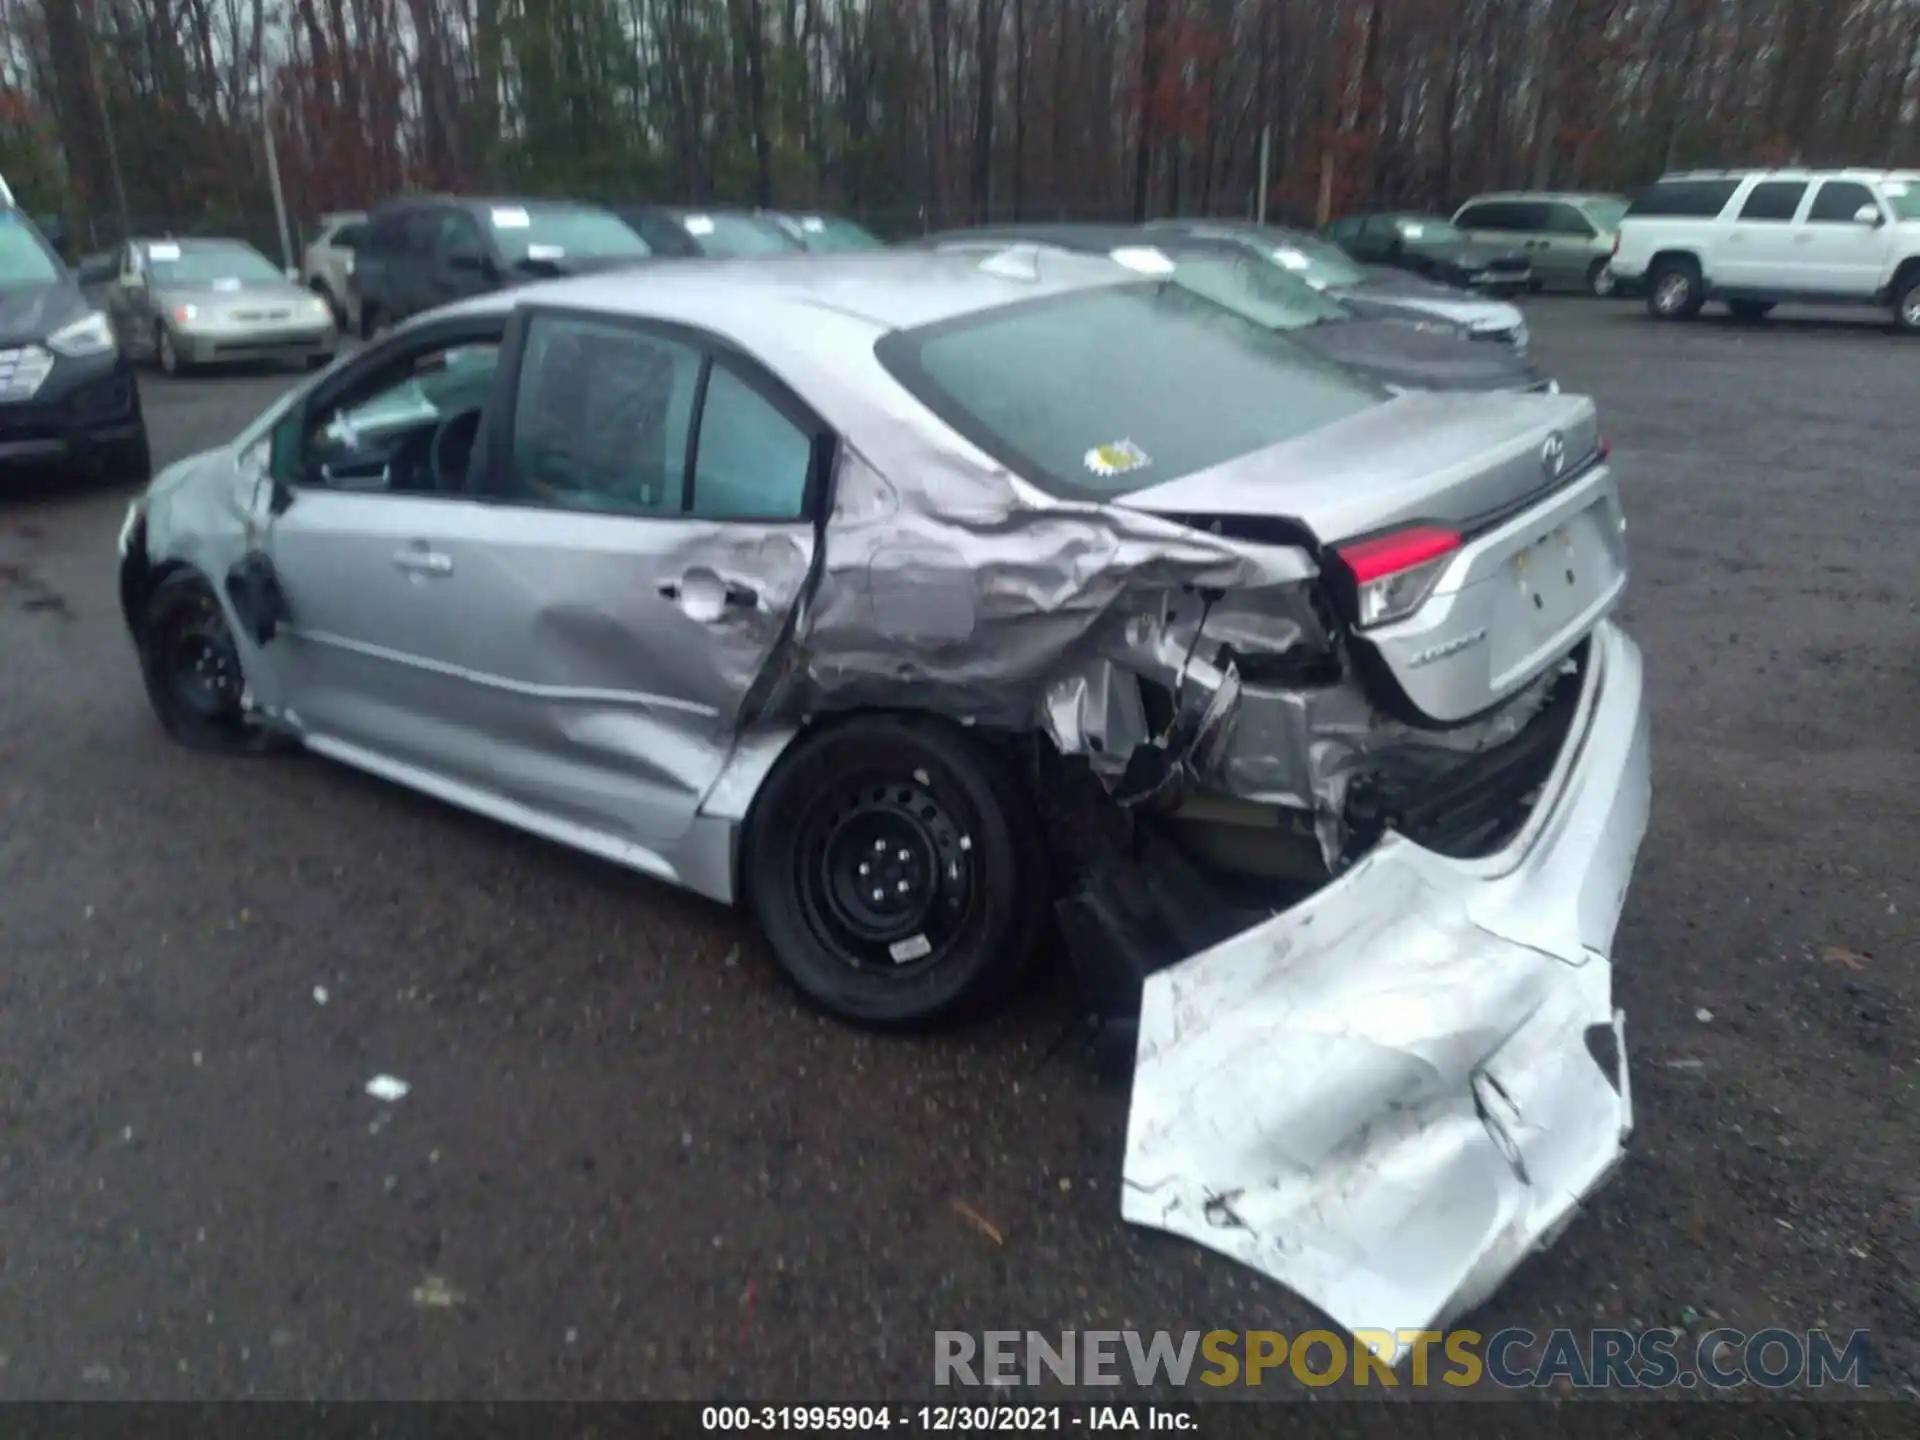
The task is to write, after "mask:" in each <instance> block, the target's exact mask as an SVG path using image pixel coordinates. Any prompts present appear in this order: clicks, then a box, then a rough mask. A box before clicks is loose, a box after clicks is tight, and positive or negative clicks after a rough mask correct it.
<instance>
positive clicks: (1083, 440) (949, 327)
mask: <svg viewBox="0 0 1920 1440" xmlns="http://www.w3.org/2000/svg"><path fill="white" fill-rule="evenodd" d="M876 353H877V354H878V355H879V357H880V359H881V361H882V362H883V363H884V364H885V365H886V366H887V367H888V368H889V369H890V370H891V371H892V372H893V373H894V375H895V376H896V377H897V378H898V379H899V380H900V382H901V383H902V384H903V385H905V386H906V387H907V388H908V389H909V390H910V391H912V392H913V393H914V394H915V395H916V396H917V397H918V398H919V399H920V400H921V401H922V403H924V404H925V405H926V406H927V407H928V408H929V409H931V410H932V411H934V413H935V414H937V415H939V416H940V417H941V418H942V419H944V420H945V421H946V422H947V423H948V424H950V425H952V426H953V427H954V429H955V430H957V431H959V432H960V433H961V434H962V435H964V436H966V437H967V439H969V440H971V441H972V442H973V443H974V444H976V445H978V446H979V447H980V448H981V449H983V450H985V451H986V452H987V453H988V454H990V455H992V456H994V457H995V458H996V459H998V460H999V461H1000V462H1001V463H1002V464H1005V465H1007V466H1008V467H1010V468H1011V469H1013V470H1014V471H1016V472H1018V473H1019V474H1021V475H1023V476H1024V477H1025V478H1027V479H1028V480H1030V481H1032V482H1033V483H1035V484H1037V485H1039V486H1041V487H1042V488H1044V489H1047V490H1051V491H1053V492H1055V493H1059V494H1065V495H1070V496H1078V497H1085V498H1096V499H1098V498H1105V497H1109V496H1115V495H1124V494H1127V493H1129V492H1131V491H1135V490H1143V489H1146V488H1147V487H1148V486H1152V485H1158V484H1161V483H1163V482H1165V481H1168V480H1175V479H1178V478H1179V477H1181V476H1183V475H1190V474H1193V473H1194V472H1196V471H1200V470H1205V469H1208V468H1210V467H1212V466H1215V465H1219V464H1222V463H1224V462H1226V461H1228V460H1233V459H1236V458H1238V457H1240V456H1242V455H1250V454H1252V453H1253V452H1255V451H1257V450H1264V449H1266V448H1268V447H1269V446H1272V445H1278V444H1280V443H1281V442H1282V441H1285V440H1291V439H1293V438H1294V437H1295V436H1298V435H1304V434H1306V433H1307V432H1309V431H1312V430H1317V429H1319V428H1320V427H1322V426H1324V425H1330V424H1332V423H1333V422H1335V421H1336V420H1341V419H1344V418H1346V417H1347V416H1349V415H1352V414H1355V413H1357V412H1358V411H1361V410H1364V409H1366V408H1367V407H1368V406H1370V405H1374V404H1378V403H1380V401H1381V400H1383V399H1384V398H1385V395H1386V392H1384V391H1382V390H1377V389H1375V388H1374V387H1372V386H1370V385H1368V384H1366V383H1365V382H1364V381H1361V380H1360V379H1358V378H1357V377H1355V376H1353V375H1351V374H1349V373H1348V372H1346V371H1343V370H1341V369H1339V368H1338V367H1336V366H1334V365H1332V364H1330V363H1328V362H1326V361H1323V360H1321V359H1319V358H1317V357H1316V356H1314V355H1311V354H1309V353H1308V352H1307V351H1305V350H1302V349H1301V348H1300V347H1299V346H1297V345H1295V344H1293V343H1292V342H1291V341H1289V340H1287V339H1285V338H1284V337H1282V336H1281V335H1279V334H1276V333H1275V332H1274V331H1272V330H1270V329H1268V328H1267V327H1265V326H1264V325H1260V324H1257V323H1255V322H1254V321H1252V320H1249V319H1247V318H1246V317H1245V316H1243V315H1240V314H1237V313H1235V312H1234V311H1232V310H1229V309H1227V308H1225V307H1223V306H1221V305H1218V304H1216V303H1214V302H1213V301H1212V300H1209V299H1207V298H1205V297H1204V296H1201V295H1197V294H1195V293H1194V292H1193V291H1192V290H1190V289H1188V288H1186V287H1184V286H1182V285H1179V284H1176V283H1170V282H1156V283H1153V284H1145V285H1123V286H1115V287H1112V288H1101V289H1097V290H1087V291H1079V292H1075V293H1073V294H1071V295H1066V296H1056V297H1050V298H1048V299H1045V300H1037V301H1030V302H1027V303H1025V304H1020V305H1009V306H1003V307H1000V308H997V309H993V310H988V311H984V312H981V313H977V314H973V315H968V316H965V317H963V318H961V319H959V320H949V321H944V322H942V323H940V324H937V325H931V326H925V327H922V328H921V329H918V330H906V331H901V332H899V333H898V334H895V335H891V336H888V337H887V338H886V339H885V340H883V341H881V343H880V345H879V347H878V349H877V352H876Z"/></svg>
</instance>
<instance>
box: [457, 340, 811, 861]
mask: <svg viewBox="0 0 1920 1440" xmlns="http://www.w3.org/2000/svg"><path fill="white" fill-rule="evenodd" d="M522 345H523V349H522V350H521V352H520V353H521V361H520V365H519V368H518V376H519V381H518V390H517V393H516V395H515V396H514V398H513V410H512V429H511V438H510V440H508V441H505V442H503V443H501V444H500V445H499V446H498V448H497V449H496V450H495V451H494V453H493V454H492V455H491V457H490V461H491V463H490V467H489V468H490V474H489V478H488V480H487V482H486V483H487V485H488V488H489V489H490V490H491V491H492V492H493V497H492V498H493V503H492V504H491V505H490V506H489V507H488V508H487V510H486V513H485V514H484V515H483V516H482V517H481V519H480V520H479V521H478V522H477V524H478V526H479V528H477V529H476V530H474V531H473V532H472V533H471V534H470V536H469V539H470V540H471V541H472V542H473V549H474V552H475V555H474V564H472V565H471V566H470V567H467V568H465V569H463V571H462V578H463V580H464V582H465V583H466V585H467V586H469V587H470V588H469V590H468V592H467V593H468V599H469V604H470V605H471V607H472V608H471V609H470V610H469V612H468V616H469V623H468V628H469V632H470V634H471V635H472V636H473V639H474V643H475V646H476V649H477V658H476V660H475V667H476V669H477V670H478V671H479V672H480V675H479V683H480V684H481V685H483V686H484V687H486V688H487V689H488V690H489V691H491V692H492V693H493V694H495V695H498V696H501V697H504V701H505V710H506V714H507V716H508V719H507V721H506V723H505V725H504V727H503V728H502V729H501V730H500V732H499V733H498V734H496V736H495V737H494V738H495V739H496V740H497V742H498V743H497V745H496V747H495V750H494V754H495V756H496V757H497V765H498V767H499V769H498V776H497V782H498V784H499V786H500V788H501V791H502V793H503V794H504V795H505V796H506V797H507V798H508V799H510V800H512V801H514V802H517V803H519V804H523V805H525V806H528V807H531V808H533V809H535V810H537V811H539V812H541V813H543V814H545V815H547V816H549V817H551V818H553V819H556V820H561V821H566V822H569V823H572V824H575V825H580V826H583V827H586V828H587V829H590V830H592V831H594V832H597V833H598V834H600V835H603V836H607V837H610V838H614V839H617V840H619V841H621V842H624V843H626V844H629V845H633V846H637V847H639V848H641V849H642V850H645V851H648V852H651V853H652V854H654V855H658V856H670V855H671V853H672V849H673V845H674V843H675V841H676V840H677V839H679V837H681V836H682V835H683V834H684V833H685V832H686V831H687V829H688V827H689V826H690V825H691V824H692V822H693V819H694V816H695V813H696V811H697V809H698V807H699V805H700V803H701V801H702V800H703V799H704V797H705V795H706V792H707V790H708V789H709V787H710V786H711V785H712V784H713V782H714V780H715V779H717V778H718V776H719V773H720V770H721V767H722V766H723V765H724V764H725V761H726V758H727V755H728V752H729V749H730V747H731V744H732V740H733V737H734V735H735V733H736V731H737V728H738V726H739V725H740V723H741V720H742V718H743V715H744V714H745V713H746V712H747V711H748V709H749V708H750V704H751V699H752V696H751V692H753V691H754V690H755V688H756V686H758V685H759V684H760V683H761V682H762V680H763V678H764V675H763V672H765V671H766V669H767V665H768V661H769V659H770V658H771V657H772V656H773V655H774V653H775V652H776V650H777V649H778V647H779V645H780V643H781V641H782V639H783V637H784V636H785V634H786V631H787V626H788V623H789V617H790V615H791V612H792V610H793V607H794V605H795V603H796V602H797V600H798V599H799V596H800V594H801V592H802V589H803V588H804V586H805V584H806V582H807V578H808V575H809V572H810V569H811V566H812V560H813V554H814V533H815V527H814V520H813V517H814V516H815V515H816V514H817V513H818V505H819V499H818V497H819V495H820V493H821V490H822V488H823V477H824V472H825V456H826V455H827V453H828V451H829V448H830V447H829V446H828V444H827V442H826V441H825V439H824V436H823V427H822V426H821V425H820V423H819V422H818V420H817V419H815V418H814V417H813V416H812V415H811V414H810V413H809V412H808V411H807V410H806V409H805V407H804V406H802V405H801V404H800V403H799V402H798V401H797V400H796V399H795V398H794V397H793V396H792V395H791V394H790V393H788V392H786V391H785V390H784V389H782V388H781V387H780V386H779V385H778V384H777V382H774V381H773V380H771V379H770V378H769V377H767V376H765V375H764V374H762V373H760V372H758V371H757V370H756V369H755V368H754V367H752V366H751V365H750V364H749V363H748V362H744V361H741V360H739V359H738V358H737V357H730V358H727V359H725V360H721V359H717V358H716V357H715V356H714V354H713V353H711V352H710V351H709V350H708V348H707V347H706V346H705V345H704V344H702V343H701V342H699V341H698V340H697V339H695V338H692V337H689V336H688V335H687V334H686V333H685V332H675V333H667V332H664V331H661V330H657V329H654V328H650V327H648V326H646V325H644V324H642V323H638V322H628V321H624V320H618V321H616V320H612V319H598V318H589V317H583V316H580V315H578V314H569V313H560V312H541V311H538V310H534V311H531V312H530V313H529V317H528V319H527V321H526V324H525V330H524V337H523V341H522ZM494 433H495V434H496V435H498V434H499V432H498V431H496V432H494Z"/></svg>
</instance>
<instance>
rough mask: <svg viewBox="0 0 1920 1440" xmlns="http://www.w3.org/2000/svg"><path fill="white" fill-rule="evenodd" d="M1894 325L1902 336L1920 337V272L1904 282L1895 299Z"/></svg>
mask: <svg viewBox="0 0 1920 1440" xmlns="http://www.w3.org/2000/svg"><path fill="white" fill-rule="evenodd" d="M1893 323H1894V324H1895V325H1896V326H1898V327H1899V329H1900V331H1901V333H1902V334H1906V335H1920V271H1917V272H1915V273H1914V274H1912V275H1909V276H1908V277H1907V278H1906V279H1905V280H1904V281H1902V282H1901V285H1900V289H1899V292H1898V293H1897V294H1895V296H1894V297H1893Z"/></svg>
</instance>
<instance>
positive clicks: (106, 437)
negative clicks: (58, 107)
mask: <svg viewBox="0 0 1920 1440" xmlns="http://www.w3.org/2000/svg"><path fill="white" fill-rule="evenodd" d="M28 467H32V468H51V469H60V468H71V469H73V470H76V471H78V472H80V473H82V474H85V475H90V476H95V477H99V478H102V479H104V478H108V477H112V478H121V477H126V478H140V479H143V478H145V476H146V474H147V426H146V421H145V420H144V419H143V418H142V417H141V414H140V389H139V387H138V386H137V385H136V384H135V383H134V375H133V367H132V366H131V365H130V364H128V362H127V357H126V356H125V355H124V354H123V353H122V352H121V350H120V347H119V345H118V344H117V343H116V341H115V340H114V334H113V326H112V324H111V323H110V322H109V321H108V319H107V317H106V316H105V315H104V314H102V313H101V312H100V309H99V307H98V306H96V305H95V304H93V303H92V302H91V300H90V299H89V297H88V296H87V295H86V293H85V292H83V291H82V289H81V287H80V284H79V282H78V280H77V279H76V278H75V276H74V275H73V274H72V272H70V271H69V270H68V269H67V267H66V266H65V265H63V264H61V263H60V257H59V256H58V255H56V254H55V253H54V252H53V248H52V247H51V246H50V245H48V244H47V242H46V239H45V238H44V237H43V236H42V235H41V234H40V232H39V230H38V229H37V228H35V226H34V223H33V222H32V221H31V220H29V219H28V218H27V217H26V216H25V215H23V214H21V213H20V212H19V211H18V210H15V209H13V208H11V207H9V206H0V482H4V480H5V479H6V477H7V476H8V474H9V473H11V472H12V471H14V470H15V469H17V468H28Z"/></svg>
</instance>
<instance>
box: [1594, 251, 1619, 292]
mask: <svg viewBox="0 0 1920 1440" xmlns="http://www.w3.org/2000/svg"><path fill="white" fill-rule="evenodd" d="M1619 288H1620V287H1619V286H1618V285H1617V284H1616V283H1615V282H1614V278H1613V262H1612V261H1610V260H1607V259H1605V258H1604V257H1603V258H1601V259H1599V260H1596V261H1594V262H1593V264H1591V265H1589V266H1588V267H1587V293H1588V294H1589V295H1591V296H1593V297H1594V298H1595V299H1596V300H1606V299H1609V298H1611V297H1612V295H1613V293H1614V291H1616V290H1617V289H1619Z"/></svg>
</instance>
